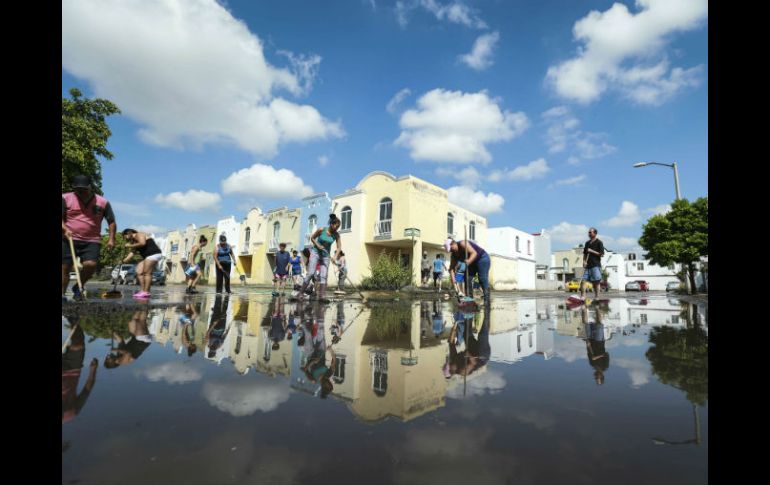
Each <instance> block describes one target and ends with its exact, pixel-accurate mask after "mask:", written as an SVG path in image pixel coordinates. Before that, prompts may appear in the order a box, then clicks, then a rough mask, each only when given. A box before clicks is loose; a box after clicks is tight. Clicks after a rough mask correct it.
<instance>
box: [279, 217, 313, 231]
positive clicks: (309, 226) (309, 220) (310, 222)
mask: <svg viewBox="0 0 770 485" xmlns="http://www.w3.org/2000/svg"><path fill="white" fill-rule="evenodd" d="M276 224H278V223H277V222H276ZM316 229H318V216H316V215H315V214H313V215H311V216H310V217H308V218H307V232H309V233H310V234H313V233H314V232H315V230H316Z"/></svg>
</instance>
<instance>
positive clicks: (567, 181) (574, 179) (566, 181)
mask: <svg viewBox="0 0 770 485" xmlns="http://www.w3.org/2000/svg"><path fill="white" fill-rule="evenodd" d="M586 178H587V177H586V176H585V175H584V174H583V175H578V176H575V177H569V178H566V179H561V180H557V181H556V182H554V183H553V185H554V186H556V187H558V186H560V185H579V184H580V183H581V182H584V181H585V180H586Z"/></svg>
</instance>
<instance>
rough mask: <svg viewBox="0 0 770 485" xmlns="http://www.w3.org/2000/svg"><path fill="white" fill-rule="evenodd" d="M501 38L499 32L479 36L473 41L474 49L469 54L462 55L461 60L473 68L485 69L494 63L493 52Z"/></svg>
mask: <svg viewBox="0 0 770 485" xmlns="http://www.w3.org/2000/svg"><path fill="white" fill-rule="evenodd" d="M499 40H500V33H499V32H492V33H491V34H484V35H481V36H479V38H478V39H476V42H474V43H473V49H471V51H470V52H469V53H468V54H463V55H461V56H460V62H462V63H463V64H465V65H467V66H468V67H470V68H471V69H475V70H477V71H483V70H484V69H486V68H488V67H489V66H491V65H492V64H493V61H492V52H493V51H494V49H495V46H496V45H497V42H498V41H499Z"/></svg>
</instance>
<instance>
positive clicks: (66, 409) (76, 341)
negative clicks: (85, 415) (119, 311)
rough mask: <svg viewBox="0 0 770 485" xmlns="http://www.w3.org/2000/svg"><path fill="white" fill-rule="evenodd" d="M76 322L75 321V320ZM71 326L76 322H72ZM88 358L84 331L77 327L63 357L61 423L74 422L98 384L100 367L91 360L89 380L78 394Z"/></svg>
mask: <svg viewBox="0 0 770 485" xmlns="http://www.w3.org/2000/svg"><path fill="white" fill-rule="evenodd" d="M73 320H74V319H73ZM70 323H71V324H75V323H76V322H74V321H71V322H70ZM85 356H86V342H85V335H84V334H83V329H82V328H81V327H80V325H78V326H77V328H76V329H75V331H74V332H73V333H72V338H71V340H70V344H69V345H68V346H67V349H66V350H65V352H64V353H63V354H62V356H61V422H62V424H64V423H66V422H68V421H72V420H73V419H75V416H77V415H78V414H80V411H81V410H82V409H83V406H85V404H86V401H87V400H88V396H89V395H90V394H91V390H92V389H93V388H94V384H95V383H96V368H97V367H98V366H99V361H98V360H97V359H91V363H90V364H89V366H88V378H87V379H86V384H85V386H83V390H81V391H80V394H77V390H78V382H80V370H81V369H82V368H83V359H84V358H85Z"/></svg>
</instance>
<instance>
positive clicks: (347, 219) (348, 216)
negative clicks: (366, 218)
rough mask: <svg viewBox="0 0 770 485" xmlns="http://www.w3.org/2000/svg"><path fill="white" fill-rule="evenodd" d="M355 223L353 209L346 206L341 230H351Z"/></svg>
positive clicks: (343, 209) (343, 210)
mask: <svg viewBox="0 0 770 485" xmlns="http://www.w3.org/2000/svg"><path fill="white" fill-rule="evenodd" d="M352 222H353V209H351V208H350V206H347V205H346V206H345V207H343V208H342V225H341V226H340V229H341V230H343V231H344V230H346V229H350V228H351V226H352Z"/></svg>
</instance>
